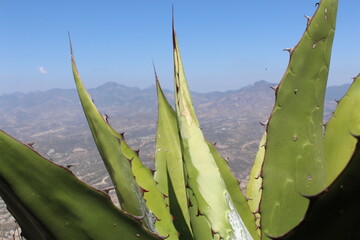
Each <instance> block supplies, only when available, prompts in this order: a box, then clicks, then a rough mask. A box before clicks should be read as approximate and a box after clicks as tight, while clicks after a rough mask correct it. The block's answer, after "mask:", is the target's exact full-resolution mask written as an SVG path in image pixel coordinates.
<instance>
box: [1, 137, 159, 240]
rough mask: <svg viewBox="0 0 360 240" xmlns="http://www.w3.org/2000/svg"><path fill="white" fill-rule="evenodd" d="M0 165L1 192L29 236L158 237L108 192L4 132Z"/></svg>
mask: <svg viewBox="0 0 360 240" xmlns="http://www.w3.org/2000/svg"><path fill="white" fill-rule="evenodd" d="M0 165H1V168H0V195H1V197H2V199H3V200H4V201H5V203H6V204H7V206H8V209H9V210H10V212H11V213H12V214H13V216H14V217H15V218H16V220H17V222H18V223H19V225H20V227H21V229H22V234H23V235H24V237H26V239H29V240H32V239H33V240H39V239H40V240H41V239H59V240H68V239H84V240H85V239H133V240H135V239H139V238H141V239H158V238H157V237H155V236H153V235H151V234H150V233H148V232H147V231H145V230H144V229H143V228H141V224H140V220H139V219H136V218H134V217H131V216H130V215H128V214H125V213H124V212H122V211H121V210H120V209H118V208H116V207H115V206H114V205H113V204H112V202H111V200H110V198H109V196H107V195H106V194H104V193H102V192H100V191H98V190H95V189H93V188H92V187H90V186H88V185H86V184H85V183H83V182H81V181H80V180H78V179H77V178H76V177H75V176H74V175H73V174H72V173H71V172H70V171H69V170H68V169H66V168H64V167H60V166H58V165H56V164H54V163H52V162H50V161H48V160H47V159H45V158H43V157H42V156H41V155H39V154H38V153H36V152H35V151H34V150H33V149H31V148H29V147H28V146H26V145H24V144H22V143H20V142H18V141H17V140H15V139H13V138H12V137H10V136H9V135H7V134H6V133H4V132H3V131H0Z"/></svg>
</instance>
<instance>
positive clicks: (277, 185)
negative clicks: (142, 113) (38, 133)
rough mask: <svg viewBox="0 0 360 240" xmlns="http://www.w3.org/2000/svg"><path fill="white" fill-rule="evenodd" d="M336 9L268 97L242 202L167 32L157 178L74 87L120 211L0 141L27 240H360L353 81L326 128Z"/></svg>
mask: <svg viewBox="0 0 360 240" xmlns="http://www.w3.org/2000/svg"><path fill="white" fill-rule="evenodd" d="M337 5H338V1H336V0H322V1H321V2H320V3H319V4H318V7H317V11H316V13H315V14H314V16H313V17H312V18H310V17H308V18H307V19H308V22H307V27H306V31H305V33H304V35H303V36H302V38H301V40H300V41H299V43H298V44H297V45H296V46H295V47H294V48H291V49H287V50H288V51H289V52H290V62H289V66H288V68H287V70H286V72H285V75H284V77H283V79H282V80H281V82H280V83H279V85H278V86H277V87H275V88H274V90H275V96H276V100H275V105H274V109H273V111H272V114H271V116H270V118H269V120H268V122H267V123H266V124H265V126H266V131H265V134H264V136H263V138H262V140H261V142H260V145H259V151H258V154H257V155H256V158H255V162H254V167H253V169H252V171H251V173H250V178H249V183H248V186H247V189H246V194H243V193H242V191H241V189H240V188H239V184H238V181H237V179H236V178H235V177H234V176H233V174H232V173H231V170H230V169H229V167H228V165H227V163H226V161H225V160H224V158H222V157H221V155H220V154H219V153H218V151H217V150H216V148H215V147H214V146H213V145H212V144H210V143H209V142H208V141H207V140H206V139H205V138H204V135H203V133H202V131H201V128H200V123H199V121H198V119H197V117H196V113H195V110H194V107H193V104H192V99H191V95H190V91H189V88H188V85H187V82H186V78H185V73H184V68H183V64H182V60H181V56H180V50H179V46H178V42H177V37H176V33H175V30H174V24H173V56H174V83H175V91H174V93H175V104H174V105H175V109H173V108H172V107H171V105H170V104H169V103H168V101H167V99H166V97H165V95H164V94H163V92H162V89H161V87H160V84H159V81H158V77H157V76H156V72H155V77H156V86H157V95H158V128H157V132H156V150H155V171H152V170H150V169H148V168H146V167H145V166H144V165H143V164H142V162H141V160H140V158H139V155H138V152H136V151H134V150H133V149H131V148H130V147H129V146H128V145H127V143H126V141H125V138H124V136H123V135H122V134H119V133H118V132H117V131H116V130H115V129H113V128H112V127H111V126H110V125H109V123H108V121H107V116H106V115H105V116H103V115H102V114H100V112H99V111H98V110H97V108H96V106H95V104H94V102H93V100H92V99H91V97H90V95H89V94H88V92H87V91H86V89H85V87H84V85H83V82H82V80H81V79H80V76H79V73H78V70H77V68H76V64H75V59H74V54H73V51H72V47H71V61H72V69H73V73H74V79H75V83H76V87H77V91H78V94H79V97H80V101H81V104H82V107H83V110H84V113H85V115H86V118H87V121H88V124H89V126H90V129H91V132H92V135H93V138H94V140H95V142H96V145H97V147H98V150H99V152H100V155H101V157H102V159H103V161H104V163H105V166H106V168H107V170H108V172H109V175H110V177H111V179H112V182H113V184H114V189H115V192H116V195H117V198H118V200H119V203H120V208H118V207H116V206H115V205H114V204H113V203H112V202H111V200H110V198H109V196H108V195H107V193H104V192H102V191H99V190H96V189H94V188H92V187H90V186H88V185H87V184H85V183H84V182H82V181H80V180H78V179H77V178H76V177H75V176H74V175H73V174H72V173H71V171H70V170H69V169H67V168H64V167H62V166H59V165H56V164H54V163H52V162H50V161H48V160H47V159H45V158H44V157H42V156H41V155H39V154H38V153H36V152H35V151H34V150H33V149H32V148H31V147H29V146H27V145H26V144H23V143H21V142H19V141H17V140H15V139H14V138H12V137H11V136H9V135H7V134H6V133H5V132H3V131H1V132H0V166H1V168H0V195H1V197H2V198H3V199H4V201H5V203H6V204H7V207H8V209H9V210H10V212H11V213H12V214H13V216H14V217H15V218H16V220H17V222H18V223H19V225H20V226H21V228H22V234H23V236H24V237H25V238H27V239H29V240H30V239H36V240H38V239H60V240H62V239H66V240H67V239H127V240H133V239H184V240H185V239H186V240H191V239H194V240H207V239H224V240H234V239H239V240H252V239H359V238H360V233H359V224H358V221H357V216H358V214H360V206H359V204H358V202H359V200H360V195H359V191H358V189H359V187H360V186H359V185H360V179H359V178H360V177H359V176H360V175H359V174H358V171H359V170H360V162H359V161H360V143H359V141H358V139H359V137H358V136H359V135H360V113H359V112H358V111H354V109H355V108H356V107H358V106H359V104H360V76H357V77H356V78H355V79H354V82H353V84H352V85H351V87H350V89H349V90H348V92H347V94H346V95H345V97H344V98H343V99H342V100H341V101H339V104H338V106H337V109H336V111H335V112H334V115H333V117H332V118H331V120H330V121H329V122H328V123H327V124H326V125H325V128H324V126H323V108H324V95H325V89H326V81H327V77H328V71H329V65H330V55H331V48H332V42H333V38H334V30H335V23H336V13H337Z"/></svg>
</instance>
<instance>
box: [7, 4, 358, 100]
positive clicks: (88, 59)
mask: <svg viewBox="0 0 360 240" xmlns="http://www.w3.org/2000/svg"><path fill="white" fill-rule="evenodd" d="M316 2H317V0H271V1H270V0H258V1H251V0H248V1H245V0H242V1H240V0H224V1H219V0H216V1H213V0H207V1H193V0H192V1H190V0H173V1H166V0H126V1H105V0H104V1H99V0H97V1H92V0H86V1H85V0H71V1H70V0H62V1H55V0H46V1H45V0H43V1H40V0H32V1H25V0H24V1H21V0H0V26H1V28H0V36H1V37H0V94H2V93H12V92H15V91H21V92H28V91H36V90H46V89H50V88H74V83H73V79H72V74H71V68H70V54H69V44H68V36H67V33H68V31H70V33H71V36H72V41H73V47H74V52H75V56H76V60H77V64H78V69H79V71H80V74H81V76H82V78H83V80H84V82H85V85H86V86H87V87H88V88H92V87H96V86H98V85H101V84H103V83H105V82H107V81H115V82H118V83H120V84H124V85H128V86H137V87H140V88H146V87H148V86H150V85H153V84H154V77H153V70H152V60H154V62H155V64H156V67H157V71H158V75H159V77H160V81H161V82H162V85H163V87H164V88H168V89H173V87H172V83H173V82H172V81H173V80H172V79H173V67H172V47H171V44H172V42H171V7H172V4H174V7H175V25H176V30H177V34H178V38H179V43H180V48H181V51H182V57H183V61H184V65H185V71H186V75H187V78H188V82H189V85H190V87H191V89H192V90H194V91H200V92H204V91H214V90H220V91H223V90H229V89H238V88H241V87H243V86H246V85H248V84H251V83H253V82H255V81H258V80H266V81H270V82H278V81H279V80H280V79H281V77H282V75H283V72H284V70H285V69H286V66H287V63H288V58H289V56H288V53H287V52H283V51H282V49H284V48H288V47H293V46H294V45H296V43H297V42H298V40H299V38H300V37H301V35H302V34H303V31H304V29H305V24H306V19H305V18H304V15H310V16H311V15H312V14H313V13H314V11H315V3H316ZM359 10H360V1H359V0H339V13H338V23H337V29H336V36H335V42H334V48H333V55H332V63H331V70H330V78H329V84H330V85H339V84H342V83H348V82H351V77H354V76H355V75H357V74H358V73H359V72H360V61H359V56H360V43H359V39H360V31H359V27H360V18H359V17H358V12H359ZM266 69H267V70H266Z"/></svg>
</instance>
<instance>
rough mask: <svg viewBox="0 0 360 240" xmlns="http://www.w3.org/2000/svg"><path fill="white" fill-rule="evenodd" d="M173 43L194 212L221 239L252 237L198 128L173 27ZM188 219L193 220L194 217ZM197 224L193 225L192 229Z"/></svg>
mask: <svg viewBox="0 0 360 240" xmlns="http://www.w3.org/2000/svg"><path fill="white" fill-rule="evenodd" d="M173 44H174V78H175V102H176V113H177V118H178V124H179V130H180V136H181V142H182V147H183V156H184V161H185V166H186V170H187V173H188V185H189V187H190V189H191V191H192V192H193V194H194V198H195V200H196V202H197V206H198V212H199V214H197V215H198V216H199V215H204V216H205V217H206V218H207V220H208V221H209V225H210V227H211V229H212V232H214V233H216V235H218V236H219V237H220V238H222V239H226V240H228V239H252V238H251V235H250V234H249V232H248V230H247V229H246V227H245V225H244V222H243V220H242V219H241V217H240V216H239V214H238V212H237V211H236V208H235V206H234V203H233V200H232V199H231V196H230V194H229V191H228V190H227V188H226V185H225V183H224V180H223V178H222V176H221V174H220V171H219V168H218V167H217V165H216V162H215V160H214V157H213V156H212V154H211V152H210V149H209V147H208V144H207V142H206V141H205V139H204V136H203V134H202V132H201V129H200V125H199V122H198V120H197V117H196V114H195V110H194V107H193V105H192V100H191V96H190V92H189V89H188V86H187V83H186V78H185V74H184V70H183V65H182V61H181V56H180V52H179V47H178V43H177V39H176V35H175V31H174V28H173ZM195 218H196V216H195ZM191 221H192V223H193V220H191ZM196 227H197V226H196V225H193V228H194V231H196ZM195 236H196V235H195ZM196 238H197V236H196ZM200 239H205V238H200Z"/></svg>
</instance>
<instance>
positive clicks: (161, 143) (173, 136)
mask: <svg viewBox="0 0 360 240" xmlns="http://www.w3.org/2000/svg"><path fill="white" fill-rule="evenodd" d="M155 78H156V87H157V95H158V128H157V133H156V151H155V169H156V171H155V174H154V179H155V181H156V182H157V183H158V188H159V189H160V191H161V192H162V193H163V194H164V195H166V196H169V199H170V200H169V201H170V203H169V201H168V204H170V211H171V214H172V215H173V216H174V218H175V221H174V224H175V227H176V228H177V229H178V230H179V232H180V239H191V238H192V230H191V225H190V215H189V209H188V198H187V194H186V183H185V174H184V167H183V159H182V152H181V145H180V136H179V129H178V125H177V118H176V113H175V111H174V110H173V108H172V107H171V106H170V104H169V102H168V101H167V99H166V97H165V95H164V93H163V91H162V89H161V86H160V83H159V81H158V78H157V75H156V72H155ZM168 177H169V178H170V180H171V183H170V182H168ZM169 186H171V187H172V188H173V191H174V194H175V195H174V196H170V193H169V188H168V187H169ZM171 197H172V198H174V199H171ZM171 200H175V201H174V202H173V204H171ZM175 204H176V205H175ZM177 205H178V207H179V209H177V208H176V207H177ZM175 206H176V207H175ZM173 207H175V209H173ZM180 219H181V221H180ZM177 224H180V225H177ZM183 224H185V225H183Z"/></svg>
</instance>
